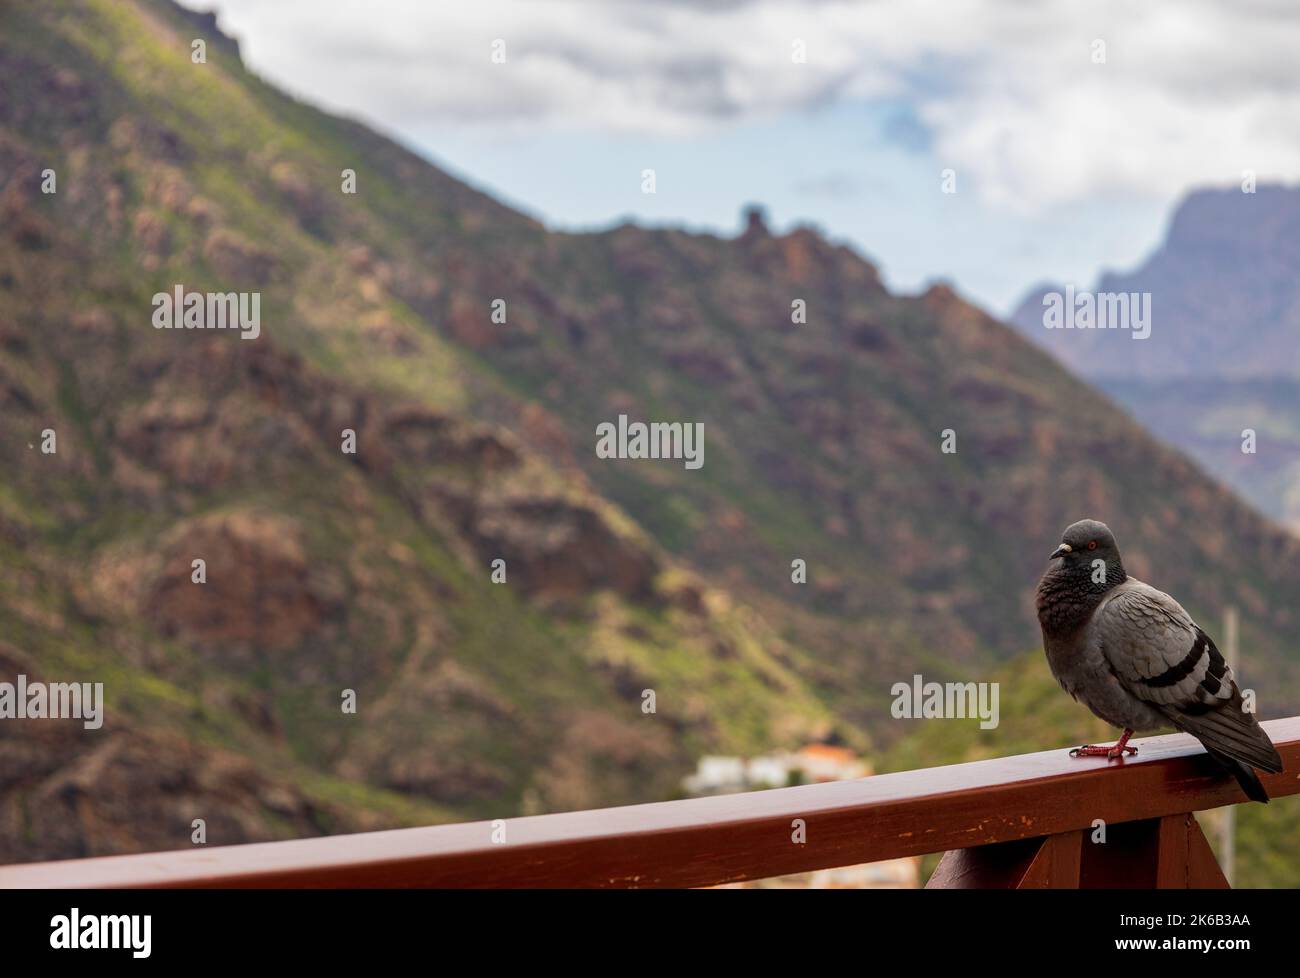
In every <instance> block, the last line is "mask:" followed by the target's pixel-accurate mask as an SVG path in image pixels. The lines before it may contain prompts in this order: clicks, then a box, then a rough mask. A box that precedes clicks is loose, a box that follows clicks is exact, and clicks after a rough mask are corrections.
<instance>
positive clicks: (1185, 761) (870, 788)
mask: <svg viewBox="0 0 1300 978" xmlns="http://www.w3.org/2000/svg"><path fill="white" fill-rule="evenodd" d="M1264 729H1265V730H1266V731H1267V732H1268V733H1269V736H1270V737H1271V738H1272V739H1273V741H1274V743H1275V744H1276V745H1277V748H1278V750H1279V752H1280V753H1281V755H1282V760H1283V762H1284V765H1285V770H1284V772H1283V773H1282V774H1275V775H1264V776H1263V777H1262V780H1263V782H1264V785H1265V787H1266V788H1267V790H1268V792H1269V794H1270V795H1271V796H1272V797H1274V798H1282V797H1284V796H1286V795H1292V794H1296V793H1300V717H1291V718H1289V719H1285V720H1272V721H1268V722H1266V723H1264ZM1135 743H1136V745H1137V747H1138V748H1139V751H1138V754H1137V756H1136V757H1131V758H1128V759H1125V760H1122V761H1119V760H1116V761H1109V762H1107V761H1106V760H1105V759H1103V758H1072V757H1070V756H1069V755H1068V753H1067V751H1066V749H1065V748H1060V749H1056V750H1049V751H1043V752H1041V753H1037V754H1025V755H1022V756H1019V757H1004V758H998V759H995V760H987V761H976V762H973V763H969V764H956V765H952V766H950V767H939V768H929V769H926V770H920V771H907V772H902V773H899V774H884V775H877V776H875V777H870V778H863V779H861V780H857V781H839V782H833V783H830V784H816V785H806V786H802V787H796V788H779V789H774V790H771V791H755V792H749V793H746V794H739V795H726V796H719V797H711V798H697V799H690V800H686V801H672V802H662V803H657V804H650V805H633V806H629V807H625V808H608V809H603V810H598V811H585V812H570V813H565V814H558V815H539V816H533V817H527V818H510V819H505V820H501V821H498V822H471V823H465V824H459V825H441V826H434V827H430V828H417V829H400V830H395V831H390V832H369V833H364V834H359V835H344V836H333V837H329V838H319V839H302V840H296V841H291V842H271V843H258V844H254V845H240V846H226V847H219V848H218V847H214V848H195V849H188V850H184V851H178V852H160V853H149V854H145V855H135V856H109V857H103V858H98V859H76V860H67V861H62V862H50V863H35V864H29V865H15V866H4V867H0V886H3V887H196V886H209V887H211V886H256V887H293V886H313V887H317V886H318V887H415V886H441V887H523V886H529V887H577V886H581V887H638V886H640V887H647V886H708V885H713V884H718V883H728V882H733V881H739V880H750V879H761V878H764V877H771V876H780V875H785V874H789V873H798V872H805V871H809V870H816V869H825V868H830V867H835V866H848V865H855V864H858V863H865V862H873V861H876V860H881V859H891V858H895V857H900V856H913V855H919V854H922V853H930V852H944V851H946V852H947V855H946V856H945V857H944V859H943V860H942V862H941V863H940V865H939V867H938V869H937V870H936V871H935V874H934V876H933V878H932V879H931V883H930V885H931V886H1058V887H1059V886H1065V887H1074V886H1125V885H1131V886H1183V887H1185V886H1216V885H1217V886H1222V885H1226V883H1225V882H1224V879H1223V875H1222V873H1220V872H1219V869H1218V866H1217V865H1216V864H1215V862H1214V857H1213V855H1212V854H1211V853H1210V850H1209V847H1208V846H1207V845H1206V842H1205V838H1204V836H1203V835H1202V833H1201V831H1200V828H1199V827H1198V826H1197V824H1196V821H1195V819H1194V818H1193V817H1192V815H1191V813H1192V812H1196V811H1203V810H1205V809H1210V808H1218V807H1220V806H1223V805H1233V804H1237V803H1240V802H1242V801H1244V800H1245V796H1244V795H1243V794H1242V792H1241V790H1240V789H1239V788H1238V787H1237V784H1236V782H1235V781H1233V780H1232V779H1231V778H1229V777H1226V776H1225V775H1223V774H1222V773H1221V772H1220V771H1219V770H1218V769H1217V768H1216V767H1215V766H1214V764H1213V763H1212V762H1211V761H1210V759H1209V758H1208V757H1207V756H1206V755H1205V752H1204V751H1203V750H1202V748H1201V747H1200V745H1199V744H1197V743H1196V742H1195V741H1194V740H1193V739H1192V738H1190V737H1187V736H1185V735H1182V734H1174V735H1169V736H1162V737H1152V738H1148V739H1146V740H1140V741H1136V742H1135ZM1099 825H1104V826H1105V832H1106V841H1105V843H1104V844H1098V843H1096V842H1094V841H1093V836H1094V835H1095V834H1096V832H1097V827H1098V826H1099Z"/></svg>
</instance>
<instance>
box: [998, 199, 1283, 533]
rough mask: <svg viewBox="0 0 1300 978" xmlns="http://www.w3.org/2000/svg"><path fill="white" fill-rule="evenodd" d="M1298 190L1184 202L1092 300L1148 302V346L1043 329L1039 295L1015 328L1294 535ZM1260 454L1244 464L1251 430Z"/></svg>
mask: <svg viewBox="0 0 1300 978" xmlns="http://www.w3.org/2000/svg"><path fill="white" fill-rule="evenodd" d="M1297 264H1300V188H1292V187H1285V186H1279V185H1264V186H1260V187H1258V188H1257V191H1256V192H1254V193H1243V192H1242V190H1241V188H1240V187H1233V188H1228V189H1218V190H1200V191H1196V192H1194V193H1191V194H1189V195H1188V196H1187V197H1186V199H1185V200H1183V201H1182V203H1181V204H1179V206H1178V208H1177V209H1176V211H1175V212H1174V215H1173V218H1172V220H1171V222H1170V225H1169V230H1168V232H1167V235H1166V238H1165V240H1164V242H1163V243H1162V244H1161V245H1160V247H1159V248H1157V249H1156V251H1155V252H1154V253H1153V254H1152V255H1151V257H1150V258H1148V259H1147V260H1146V261H1145V262H1144V263H1143V264H1142V265H1141V266H1140V267H1138V268H1137V269H1135V270H1133V271H1132V272H1129V273H1116V272H1106V273H1104V274H1102V275H1101V277H1100V278H1099V280H1098V282H1097V283H1096V285H1095V286H1094V287H1093V288H1092V292H1094V293H1129V294H1133V293H1137V294H1141V293H1147V294H1149V295H1150V297H1151V333H1150V336H1148V337H1147V338H1146V339H1144V340H1136V339H1135V338H1134V336H1133V335H1132V334H1131V332H1130V331H1126V330H1122V329H1121V330H1099V329H1085V330H1077V329H1076V330H1069V329H1065V330H1062V329H1050V330H1049V329H1044V326H1043V323H1044V319H1043V316H1044V309H1045V307H1044V304H1043V298H1044V296H1047V295H1050V294H1052V293H1057V294H1060V293H1062V292H1063V290H1064V288H1065V287H1064V286H1062V285H1040V286H1038V287H1036V288H1034V289H1032V290H1030V292H1029V294H1028V295H1027V296H1026V297H1025V299H1024V300H1023V301H1022V302H1021V304H1020V306H1019V307H1018V308H1017V310H1016V312H1015V313H1014V314H1013V315H1012V317H1011V322H1012V323H1013V324H1014V325H1016V326H1017V327H1018V328H1019V329H1020V330H1021V332H1022V333H1024V335H1025V336H1027V337H1029V338H1030V339H1031V340H1033V341H1034V342H1035V343H1038V344H1039V345H1041V346H1042V347H1043V348H1044V349H1047V350H1048V351H1049V352H1051V353H1052V354H1053V355H1054V356H1056V357H1057V358H1059V359H1060V360H1061V362H1062V363H1064V364H1066V365H1067V366H1069V367H1070V368H1071V369H1073V370H1074V371H1076V372H1077V373H1079V374H1081V375H1082V376H1084V377H1086V378H1088V379H1089V380H1091V381H1092V382H1093V383H1095V384H1097V386H1099V387H1100V388H1101V389H1102V390H1104V391H1106V392H1107V393H1108V394H1110V395H1111V396H1113V397H1114V398H1115V399H1116V400H1118V401H1119V402H1120V403H1121V404H1123V405H1124V406H1125V407H1127V408H1128V409H1129V410H1130V411H1131V412H1132V413H1133V414H1134V416H1136V417H1137V418H1139V419H1141V420H1142V422H1143V424H1145V425H1146V426H1147V427H1149V428H1150V429H1151V430H1152V431H1154V432H1155V433H1156V434H1157V435H1159V436H1160V437H1161V438H1164V439H1166V440H1168V441H1169V442H1171V443H1172V444H1174V445H1177V446H1178V447H1179V448H1181V449H1183V450H1184V451H1186V452H1188V453H1189V454H1190V455H1191V456H1192V457H1193V458H1194V459H1196V461H1198V462H1199V463H1200V464H1201V465H1202V466H1204V467H1205V468H1206V469H1207V470H1208V471H1210V472H1211V473H1213V474H1214V475H1215V476H1216V477H1217V478H1219V479H1221V480H1222V481H1223V482H1225V483H1226V484H1228V485H1229V486H1231V487H1233V488H1234V489H1236V490H1237V491H1239V492H1241V493H1242V494H1243V495H1244V496H1245V497H1246V498H1248V499H1249V500H1251V502H1253V503H1254V504H1255V505H1256V506H1258V507H1259V508H1260V509H1261V510H1262V511H1264V512H1265V513H1267V514H1268V515H1270V516H1272V517H1273V518H1274V519H1276V520H1278V521H1280V522H1282V523H1284V524H1286V525H1288V526H1290V527H1292V528H1293V529H1295V530H1297V531H1300V343H1297V338H1298V337H1300V282H1297V280H1296V275H1295V269H1296V267H1297ZM1246 429H1250V430H1252V431H1254V432H1255V436H1256V437H1255V445H1254V447H1255V451H1254V452H1249V453H1243V451H1242V445H1243V431H1245V430H1246Z"/></svg>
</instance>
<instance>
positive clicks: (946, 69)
mask: <svg viewBox="0 0 1300 978" xmlns="http://www.w3.org/2000/svg"><path fill="white" fill-rule="evenodd" d="M216 2H217V3H218V4H219V6H220V9H221V12H222V15H221V20H222V23H223V24H225V25H226V26H227V27H228V29H230V30H232V31H233V32H234V33H235V34H237V35H239V36H240V38H241V42H242V44H243V46H244V52H245V57H246V59H247V60H248V62H249V63H250V65H251V66H252V67H254V68H255V69H256V70H258V71H259V72H261V73H262V74H264V75H266V76H268V77H269V78H271V79H272V80H274V81H276V82H278V83H280V84H283V85H285V86H286V87H289V88H290V89H291V90H293V91H295V92H297V93H299V94H301V95H303V96H304V97H308V98H310V99H312V100H314V101H317V102H320V103H322V104H325V105H327V106H329V107H331V108H334V109H338V110H344V111H349V112H352V113H355V114H358V115H361V116H362V117H364V118H367V119H370V120H372V121H375V122H378V123H380V124H382V125H383V126H385V127H386V128H388V129H391V130H396V131H398V132H402V131H420V132H429V131H433V130H436V128H437V127H438V126H448V125H454V126H465V127H489V128H490V127H496V128H498V129H500V130H501V131H503V132H508V133H513V134H518V132H519V131H520V130H523V131H527V130H529V129H533V128H546V129H549V130H554V129H557V128H573V129H590V130H597V131H606V132H610V131H612V132H619V131H633V132H642V133H651V134H655V135H661V136H669V137H677V136H689V135H691V134H694V133H698V132H701V131H708V130H712V129H716V128H717V127H718V126H721V125H727V124H730V123H734V122H743V121H748V120H753V119H759V118H766V117H772V116H775V115H779V114H781V113H784V112H789V111H797V110H800V109H802V108H806V107H809V106H813V105H820V104H824V103H827V102H831V101H836V100H843V99H891V100H898V101H900V102H903V103H906V104H907V105H909V106H910V107H911V110H912V112H913V114H914V115H915V117H916V118H918V119H920V120H921V121H922V122H923V123H924V124H925V125H926V126H928V127H929V128H930V130H931V146H932V153H933V155H934V157H935V158H936V159H937V160H939V161H940V162H941V163H942V165H943V166H951V167H954V168H955V169H957V170H958V171H959V173H960V174H961V175H962V183H961V186H962V188H963V190H964V189H965V188H968V187H969V188H972V189H973V191H974V192H975V193H977V194H979V195H980V196H981V198H982V199H984V200H986V201H988V202H990V203H993V204H995V205H998V206H1001V207H1007V208H1011V209H1014V210H1016V211H1019V212H1021V213H1034V212H1039V211H1042V210H1044V209H1049V208H1050V207H1052V206H1053V205H1060V204H1070V203H1074V202H1077V201H1080V200H1086V199H1088V198H1089V197H1091V196H1094V195H1098V194H1109V195H1116V194H1121V195H1122V194H1128V193H1132V194H1138V195H1145V196H1158V197H1160V198H1163V199H1169V198H1172V197H1174V196H1176V195H1177V194H1178V193H1179V192H1181V191H1182V190H1183V189H1185V188H1186V187H1189V186H1192V185H1195V184H1201V183H1205V182H1214V183H1225V182H1231V181H1236V180H1239V179H1240V174H1241V171H1242V170H1244V169H1248V168H1249V169H1254V170H1256V171H1257V172H1258V174H1259V177H1260V179H1261V180H1264V179H1269V178H1284V179H1294V178H1296V177H1297V176H1300V85H1298V84H1297V83H1298V82H1300V72H1298V71H1297V65H1296V56H1295V52H1296V51H1298V50H1300V8H1297V7H1296V6H1295V5H1294V4H1293V3H1290V2H1278V3H1264V2H1253V3H1252V2H1237V3H1233V4H1229V3H1227V2H1223V3H1214V2H1210V0H1174V2H1170V0H1160V2H1142V3H1133V2H1129V0H1124V2H1079V0H1042V2H1035V3H1019V2H1015V0H1008V2H995V0H877V2H872V3H866V2H851V3H849V2H838V0H810V2H792V0H749V2H746V0H736V2H714V3H707V2H698V3H688V2H684V0H683V2H676V3H665V2H663V0H659V2H632V0H613V2H591V0H514V2H501V0H475V2H473V3H443V2H417V0H360V2H355V0H354V2H342V3H334V4H328V5H326V4H322V3H319V2H317V0H280V2H277V3H270V2H267V0H216ZM195 5H202V2H201V0H195ZM497 38H500V39H502V40H504V41H505V43H506V51H507V57H508V61H507V63H506V64H504V65H497V64H493V63H491V60H490V58H489V53H490V49H491V44H492V41H493V40H494V39H497ZM1098 38H1100V39H1101V40H1104V41H1105V43H1106V63H1105V64H1093V63H1092V60H1091V53H1092V48H1091V45H1092V42H1093V41H1094V39H1098ZM795 39H801V40H803V41H805V42H806V43H807V50H808V63H806V64H793V63H792V61H791V57H790V55H791V50H792V43H793V41H794V40H795Z"/></svg>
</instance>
